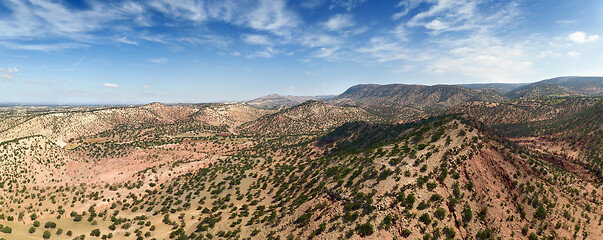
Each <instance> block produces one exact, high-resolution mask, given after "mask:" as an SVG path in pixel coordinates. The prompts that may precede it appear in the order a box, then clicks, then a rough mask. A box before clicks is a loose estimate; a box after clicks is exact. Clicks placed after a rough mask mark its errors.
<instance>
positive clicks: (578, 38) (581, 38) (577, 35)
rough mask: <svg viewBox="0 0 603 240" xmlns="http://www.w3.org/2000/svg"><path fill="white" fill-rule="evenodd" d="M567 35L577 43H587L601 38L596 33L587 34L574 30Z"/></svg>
mask: <svg viewBox="0 0 603 240" xmlns="http://www.w3.org/2000/svg"><path fill="white" fill-rule="evenodd" d="M567 37H568V38H569V40H571V41H572V42H574V43H576V44H583V43H587V42H592V41H596V40H597V39H599V35H596V34H595V35H587V34H586V33H584V32H574V33H572V34H570V35H569V36H567Z"/></svg>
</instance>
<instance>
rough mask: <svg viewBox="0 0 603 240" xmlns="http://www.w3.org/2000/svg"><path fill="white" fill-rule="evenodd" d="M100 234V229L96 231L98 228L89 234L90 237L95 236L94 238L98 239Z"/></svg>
mask: <svg viewBox="0 0 603 240" xmlns="http://www.w3.org/2000/svg"><path fill="white" fill-rule="evenodd" d="M100 234H101V232H100V229H98V228H97V229H94V230H92V231H91V232H90V236H96V237H98V236H100Z"/></svg>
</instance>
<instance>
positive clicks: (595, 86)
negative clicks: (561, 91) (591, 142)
mask: <svg viewBox="0 0 603 240" xmlns="http://www.w3.org/2000/svg"><path fill="white" fill-rule="evenodd" d="M538 83H548V84H556V85H559V86H562V87H565V88H567V89H569V90H572V91H574V92H577V93H580V94H584V95H603V77H558V78H552V79H548V80H543V81H540V82H537V84H538Z"/></svg>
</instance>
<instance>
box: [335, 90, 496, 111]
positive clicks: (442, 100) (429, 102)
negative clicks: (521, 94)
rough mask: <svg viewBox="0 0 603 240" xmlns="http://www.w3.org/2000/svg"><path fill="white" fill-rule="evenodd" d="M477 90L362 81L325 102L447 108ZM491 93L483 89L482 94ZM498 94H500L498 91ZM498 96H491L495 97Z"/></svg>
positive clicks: (423, 108) (370, 105)
mask: <svg viewBox="0 0 603 240" xmlns="http://www.w3.org/2000/svg"><path fill="white" fill-rule="evenodd" d="M479 93H480V91H477V90H472V89H468V88H464V87H460V86H456V85H434V86H425V85H405V84H389V85H377V84H361V85H356V86H353V87H350V88H349V89H348V90H346V91H345V92H344V93H342V94H340V95H338V96H336V97H333V98H330V99H327V100H326V102H327V103H330V104H334V105H338V106H345V105H351V106H361V107H366V108H371V107H391V106H405V107H411V108H416V109H419V110H428V109H443V108H449V107H453V106H456V105H459V104H461V103H464V102H467V101H470V100H472V99H475V98H479V99H481V98H488V97H486V96H481V97H479V96H477V95H478V94H479ZM490 94H494V93H492V92H483V93H482V95H490ZM497 95H499V94H497ZM497 98H499V97H492V99H497Z"/></svg>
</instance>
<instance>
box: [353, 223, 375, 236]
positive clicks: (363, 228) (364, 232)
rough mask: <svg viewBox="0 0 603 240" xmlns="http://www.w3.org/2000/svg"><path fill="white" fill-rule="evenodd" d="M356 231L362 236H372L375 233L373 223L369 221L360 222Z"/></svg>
mask: <svg viewBox="0 0 603 240" xmlns="http://www.w3.org/2000/svg"><path fill="white" fill-rule="evenodd" d="M356 232H357V233H358V235H360V236H361V237H366V236H370V235H372V234H373V225H371V224H370V223H368V222H367V223H364V224H360V225H358V226H356Z"/></svg>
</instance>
